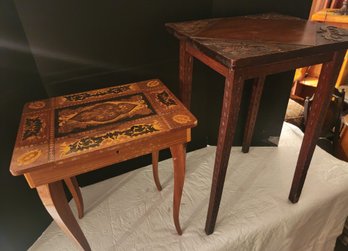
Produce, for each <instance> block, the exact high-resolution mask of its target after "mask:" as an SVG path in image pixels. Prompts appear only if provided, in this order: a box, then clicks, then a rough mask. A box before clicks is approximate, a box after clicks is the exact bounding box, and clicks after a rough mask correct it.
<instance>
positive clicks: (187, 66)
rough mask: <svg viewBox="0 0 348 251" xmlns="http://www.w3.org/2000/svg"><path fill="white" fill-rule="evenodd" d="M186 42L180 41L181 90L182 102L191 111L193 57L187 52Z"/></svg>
mask: <svg viewBox="0 0 348 251" xmlns="http://www.w3.org/2000/svg"><path fill="white" fill-rule="evenodd" d="M186 44H187V42H186V40H181V41H180V53H179V57H180V58H179V88H180V100H181V102H182V103H183V104H184V105H185V106H186V108H187V109H190V105H191V91H192V67H193V60H192V56H191V55H190V54H189V53H187V52H186Z"/></svg>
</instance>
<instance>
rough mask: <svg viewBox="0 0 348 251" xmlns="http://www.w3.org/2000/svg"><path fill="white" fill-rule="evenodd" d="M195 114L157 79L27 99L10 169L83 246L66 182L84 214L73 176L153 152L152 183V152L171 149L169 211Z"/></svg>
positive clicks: (175, 214)
mask: <svg viewBox="0 0 348 251" xmlns="http://www.w3.org/2000/svg"><path fill="white" fill-rule="evenodd" d="M196 123H197V120H196V118H195V117H194V116H193V115H192V114H191V113H190V112H189V111H188V110H187V109H186V108H185V107H184V106H183V105H182V104H181V103H180V101H179V100H177V99H176V98H175V97H174V95H173V94H172V93H171V92H170V91H169V90H168V89H167V88H166V87H165V86H164V85H163V84H162V82H161V81H159V80H156V79H154V80H149V81H143V82H137V83H131V84H127V85H121V86H114V87H110V88H104V89H98V90H93V91H88V92H82V93H75V94H71V95H65V96H60V97H55V98H50V99H47V100H40V101H35V102H30V103H27V104H26V105H25V106H24V110H23V114H22V120H21V124H20V128H19V131H18V135H17V141H16V145H15V149H14V152H13V157H12V161H11V167H10V171H11V173H12V174H13V175H24V176H25V178H26V180H27V182H28V183H29V185H30V187H31V188H36V189H37V191H38V194H39V196H40V198H41V200H42V202H43V204H44V206H45V207H46V209H47V211H48V212H49V213H50V215H51V216H52V218H53V219H54V221H55V222H56V223H57V225H58V226H59V227H60V228H61V229H62V230H63V231H64V232H65V233H66V234H67V235H68V236H69V237H71V238H72V239H73V240H74V241H75V242H76V243H77V244H78V245H79V246H80V247H81V248H82V249H84V250H90V246H89V244H88V242H87V239H86V237H85V236H84V234H83V232H82V231H81V229H80V227H79V225H78V223H77V221H76V219H75V218H74V216H73V214H72V212H71V209H70V207H69V205H68V202H67V200H66V198H65V194H64V190H63V185H62V181H64V182H65V183H66V184H67V186H68V188H69V190H70V192H71V194H72V195H73V198H74V200H75V202H76V204H77V209H78V216H79V218H81V217H83V201H82V196H81V192H80V189H79V186H78V183H77V180H76V178H75V176H76V175H79V174H82V173H86V172H89V171H92V170H96V169H99V168H102V167H105V166H108V165H111V164H114V163H118V162H121V161H125V160H128V159H131V158H135V157H138V156H141V155H144V154H148V153H152V163H153V175H154V180H155V183H156V186H157V189H158V190H161V189H162V188H161V185H160V182H159V178H158V151H159V150H161V149H165V148H170V150H171V153H172V156H173V162H174V193H173V194H174V196H173V197H174V198H173V218H174V224H175V227H176V230H177V232H178V233H179V234H181V233H182V231H181V227H180V222H179V209H180V201H181V195H182V189H183V185H184V177H185V156H186V155H185V145H186V143H187V142H189V141H190V139H191V128H192V127H194V126H195V125H196Z"/></svg>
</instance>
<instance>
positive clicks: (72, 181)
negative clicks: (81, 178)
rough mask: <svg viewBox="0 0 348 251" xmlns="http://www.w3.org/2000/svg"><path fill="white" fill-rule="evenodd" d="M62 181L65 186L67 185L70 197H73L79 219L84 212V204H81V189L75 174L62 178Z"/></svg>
mask: <svg viewBox="0 0 348 251" xmlns="http://www.w3.org/2000/svg"><path fill="white" fill-rule="evenodd" d="M64 182H65V184H66V186H67V187H68V189H69V191H70V193H71V195H72V197H73V198H74V201H75V204H76V208H77V212H78V216H79V219H81V218H82V217H83V214H84V210H83V208H84V206H83V198H82V194H81V190H80V187H79V183H78V182H77V179H76V177H75V176H74V177H70V178H66V179H64Z"/></svg>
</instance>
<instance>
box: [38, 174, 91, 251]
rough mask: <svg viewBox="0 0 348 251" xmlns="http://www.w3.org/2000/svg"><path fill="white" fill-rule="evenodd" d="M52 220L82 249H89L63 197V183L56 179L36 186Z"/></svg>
mask: <svg viewBox="0 0 348 251" xmlns="http://www.w3.org/2000/svg"><path fill="white" fill-rule="evenodd" d="M36 189H37V192H38V194H39V196H40V198H41V200H42V203H43V204H44V206H45V207H46V209H47V211H48V212H49V214H50V215H51V216H52V218H53V220H54V221H55V222H56V223H57V224H58V226H59V227H60V228H61V229H62V230H63V231H64V232H65V234H67V235H68V236H70V237H71V238H72V239H73V240H75V242H76V243H77V244H78V245H79V247H80V248H81V249H83V250H91V248H90V246H89V244H88V242H87V239H86V237H85V235H84V234H83V232H82V230H81V228H80V226H79V224H78V223H77V221H76V219H75V217H74V215H73V213H72V212H71V209H70V207H69V205H68V201H67V199H66V197H65V193H64V189H63V183H62V182H61V181H57V182H54V183H50V184H47V185H42V186H39V187H37V188H36Z"/></svg>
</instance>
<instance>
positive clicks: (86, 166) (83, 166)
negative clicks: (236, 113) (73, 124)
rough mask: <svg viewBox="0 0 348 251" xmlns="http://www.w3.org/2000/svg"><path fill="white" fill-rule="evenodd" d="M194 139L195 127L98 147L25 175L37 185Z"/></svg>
mask: <svg viewBox="0 0 348 251" xmlns="http://www.w3.org/2000/svg"><path fill="white" fill-rule="evenodd" d="M190 140H191V129H190V128H189V129H183V130H178V131H174V132H170V133H164V134H162V135H157V136H156V137H150V138H145V139H143V140H139V141H137V142H130V143H125V144H122V145H119V146H117V145H116V146H113V147H109V148H107V149H104V150H103V149H101V150H97V151H95V152H90V153H86V154H84V155H82V156H79V158H78V159H76V160H69V161H59V162H57V163H56V164H52V166H48V167H44V168H40V169H35V170H33V171H30V172H27V173H25V174H24V176H25V178H26V180H27V182H28V184H29V186H30V187H31V188H35V187H37V186H41V185H44V184H48V183H52V182H55V181H58V180H62V179H64V178H68V177H72V176H76V175H79V174H82V173H87V172H90V171H93V170H96V169H100V168H103V167H106V166H109V165H112V164H115V163H119V162H122V161H126V160H129V159H132V158H136V157H139V156H142V155H145V154H149V153H152V152H154V151H159V150H162V149H166V148H169V147H171V146H174V145H177V144H184V143H187V142H189V141H190Z"/></svg>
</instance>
